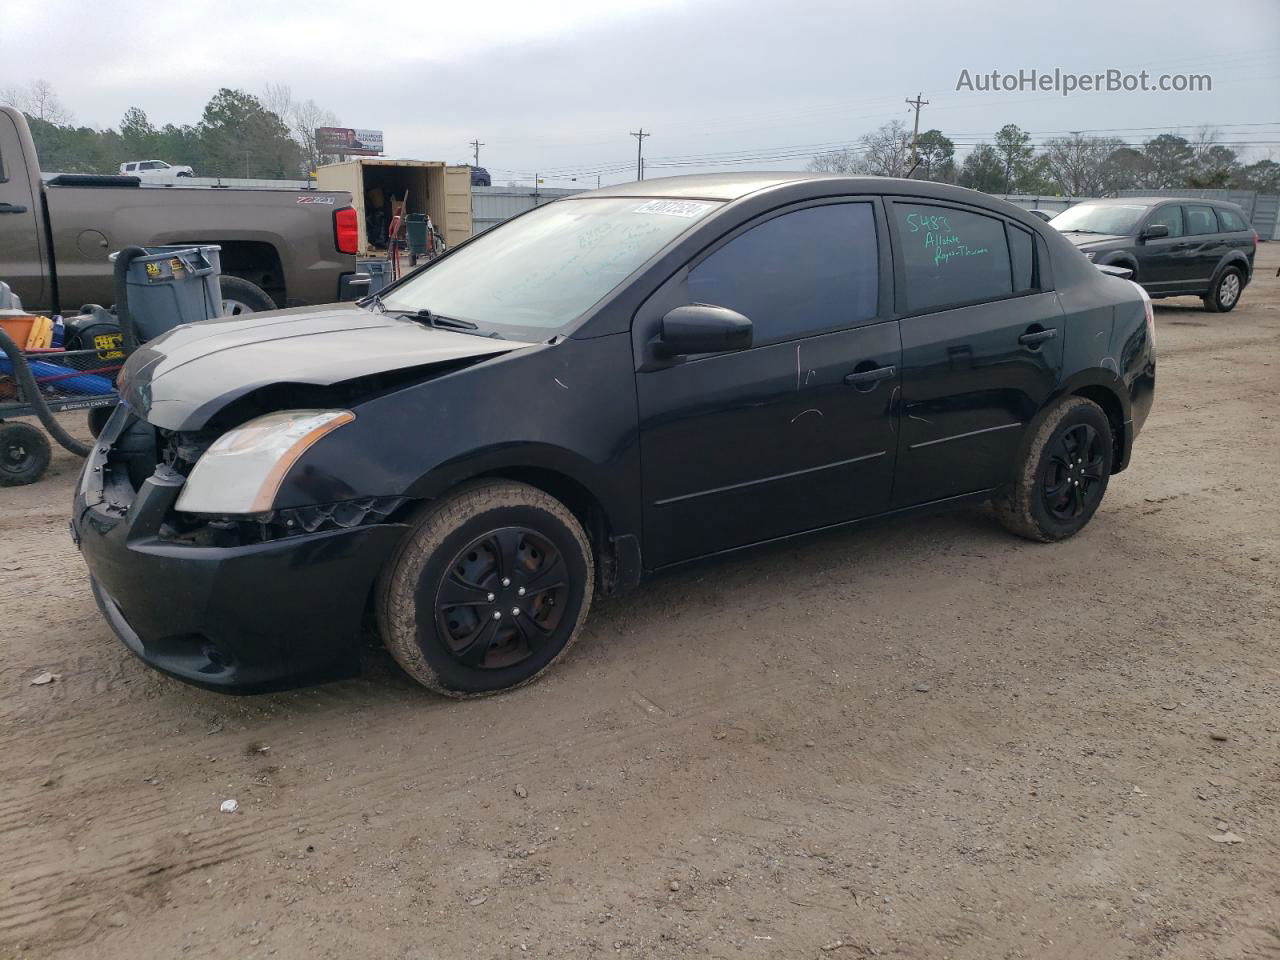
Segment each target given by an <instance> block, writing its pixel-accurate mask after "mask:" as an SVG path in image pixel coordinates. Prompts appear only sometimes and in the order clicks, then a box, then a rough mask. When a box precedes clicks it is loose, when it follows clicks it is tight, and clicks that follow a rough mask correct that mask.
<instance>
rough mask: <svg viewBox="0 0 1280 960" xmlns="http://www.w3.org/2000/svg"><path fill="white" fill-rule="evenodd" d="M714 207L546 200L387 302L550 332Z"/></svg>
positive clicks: (391, 307)
mask: <svg viewBox="0 0 1280 960" xmlns="http://www.w3.org/2000/svg"><path fill="white" fill-rule="evenodd" d="M718 206H719V204H718V203H714V202H711V201H706V200H646V199H644V198H642V197H630V198H621V197H600V198H585V199H581V200H561V201H558V202H556V203H549V204H547V205H546V206H544V207H539V208H538V209H536V210H533V211H531V212H529V213H527V214H525V215H524V216H522V217H519V218H518V219H515V220H512V221H511V222H510V223H506V224H503V225H502V226H499V227H496V228H494V229H493V231H492V232H490V233H486V234H484V235H482V236H480V237H477V238H476V239H475V240H473V241H472V242H471V243H468V244H467V245H466V246H465V247H462V248H461V249H459V250H457V251H456V252H454V253H452V254H450V255H449V256H447V257H445V258H444V259H443V260H440V261H439V262H438V263H434V264H432V265H431V266H429V267H428V268H427V269H425V270H424V271H422V273H420V274H418V275H417V276H416V277H413V278H412V279H410V280H408V281H406V282H405V283H404V284H403V285H401V286H399V287H397V288H396V289H394V290H392V291H390V292H389V293H387V294H386V295H385V296H384V297H382V304H383V306H384V307H385V308H386V309H387V310H388V311H390V312H398V311H404V312H411V311H412V312H417V311H419V310H430V311H431V312H432V313H433V314H440V315H443V316H446V317H452V318H454V319H457V320H466V321H470V322H471V323H475V324H477V325H479V326H480V327H481V328H490V327H498V328H503V327H515V328H520V327H534V328H537V333H538V335H539V336H544V335H545V333H546V332H547V331H549V330H554V329H557V328H559V327H563V326H564V325H565V324H567V323H570V322H571V321H573V320H576V319H577V318H578V317H580V316H581V315H582V314H583V313H584V312H585V311H586V310H587V309H588V308H590V307H591V306H592V305H593V304H595V303H596V302H597V301H599V300H600V299H601V298H602V297H603V296H604V295H605V294H607V293H608V292H609V291H610V290H612V289H613V288H614V287H616V286H617V285H618V284H619V283H621V282H622V281H623V280H625V279H626V278H627V277H629V276H630V275H631V274H632V273H633V272H634V271H635V270H636V269H637V268H638V267H639V266H640V265H641V264H643V263H644V262H645V261H646V260H648V259H649V258H650V257H652V256H653V255H654V254H655V253H657V252H658V251H659V250H661V249H662V248H663V247H664V246H666V245H667V243H669V242H670V241H671V240H673V239H674V238H675V237H677V236H679V235H680V234H681V233H683V232H684V231H685V230H687V229H689V227H691V226H692V225H693V224H695V223H697V222H698V221H699V220H701V219H702V218H703V217H705V216H706V215H707V214H709V213H710V212H711V211H713V210H714V209H716V208H717V207H718Z"/></svg>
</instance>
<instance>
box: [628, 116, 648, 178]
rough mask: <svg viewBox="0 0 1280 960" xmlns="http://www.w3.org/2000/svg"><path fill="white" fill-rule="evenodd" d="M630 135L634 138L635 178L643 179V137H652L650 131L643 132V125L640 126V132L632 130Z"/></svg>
mask: <svg viewBox="0 0 1280 960" xmlns="http://www.w3.org/2000/svg"><path fill="white" fill-rule="evenodd" d="M631 135H632V136H633V137H635V138H636V179H637V180H643V179H644V138H645V137H652V136H653V134H652V133H645V132H644V127H641V128H640V132H639V133H636V132H635V131H632V133H631Z"/></svg>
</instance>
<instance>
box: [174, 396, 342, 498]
mask: <svg viewBox="0 0 1280 960" xmlns="http://www.w3.org/2000/svg"><path fill="white" fill-rule="evenodd" d="M355 418H356V415H355V414H354V413H352V412H351V411H350V410H284V411H281V412H280V413H269V414H267V415H266V416H264V417H258V418H257V419H255V420H250V421H249V422H248V423H246V424H243V425H241V426H239V427H236V428H235V429H234V430H229V431H227V432H226V433H224V434H223V435H222V436H221V437H219V438H218V439H217V440H216V441H214V443H213V445H212V446H210V447H209V449H208V450H206V451H205V452H204V453H203V454H201V455H200V459H199V460H197V461H196V465H195V466H194V467H193V468H192V470H191V475H190V476H189V477H187V483H186V486H184V487H183V488H182V493H180V494H179V495H178V504H177V507H176V509H178V510H182V511H183V512H185V513H230V514H253V513H266V512H267V511H269V510H270V509H271V505H272V503H274V502H275V499H276V491H278V490H279V489H280V484H281V482H282V481H283V480H284V476H285V474H286V473H288V472H289V468H290V467H292V466H293V465H294V464H295V463H296V462H297V461H298V458H299V457H300V456H302V454H303V453H305V452H306V450H307V448H308V447H310V446H311V445H312V444H313V443H315V442H316V441H317V440H319V439H320V438H321V437H323V436H324V435H325V434H327V433H331V432H332V431H334V430H336V429H338V427H340V426H342V425H343V424H344V423H350V422H351V421H352V420H354V419H355Z"/></svg>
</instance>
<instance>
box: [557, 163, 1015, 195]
mask: <svg viewBox="0 0 1280 960" xmlns="http://www.w3.org/2000/svg"><path fill="white" fill-rule="evenodd" d="M818 181H829V182H832V183H839V184H840V185H842V186H848V185H856V187H855V188H854V190H855V192H859V193H864V192H865V193H887V194H893V193H906V194H919V195H921V196H938V197H939V198H950V199H960V197H959V196H957V195H968V196H965V199H966V200H969V201H970V202H973V201H974V200H975V199H981V200H985V201H988V202H989V201H992V200H994V199H998V198H993V197H991V196H989V195H987V194H981V193H977V192H976V191H973V190H968V189H965V188H963V187H957V186H955V185H953V184H947V183H938V182H936V181H930V180H906V179H902V178H899V177H873V176H855V175H850V174H842V173H812V172H808V171H802V170H782V171H771V172H769V171H751V172H746V173H697V174H690V175H688V176H682V177H658V178H655V179H653V180H639V181H634V180H633V181H630V182H627V183H618V184H614V185H612V186H609V187H602V188H600V189H599V190H591V191H588V192H586V193H579V194H574V195H573V196H572V197H567V198H565V199H579V198H582V197H670V198H678V199H688V200H737V199H739V198H741V197H745V196H747V195H748V194H751V193H756V192H757V191H760V190H767V189H769V188H771V187H778V186H782V185H784V184H794V183H806V182H808V183H812V182H818Z"/></svg>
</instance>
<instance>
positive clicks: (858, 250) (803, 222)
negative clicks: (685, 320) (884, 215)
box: [688, 202, 879, 346]
mask: <svg viewBox="0 0 1280 960" xmlns="http://www.w3.org/2000/svg"><path fill="white" fill-rule="evenodd" d="M688 283H689V286H688V291H689V300H690V302H692V303H706V304H714V305H715V306H718V307H728V308H729V309H731V310H737V311H738V312H739V313H741V314H742V315H743V316H745V317H747V318H748V319H750V320H751V323H752V327H753V329H754V334H755V335H754V344H755V345H756V346H762V345H764V344H767V343H777V342H779V341H782V340H796V339H799V338H800V337H811V336H814V335H815V334H818V333H823V332H826V331H830V330H844V329H848V328H850V327H853V326H857V325H858V324H860V323H864V322H866V321H867V320H870V319H871V318H873V317H874V316H875V315H876V307H877V300H878V295H879V290H878V287H879V254H878V252H877V246H876V223H875V214H874V213H873V212H872V209H871V204H870V203H865V202H854V203H832V204H826V205H824V206H818V207H805V208H804V209H801V210H796V211H793V212H791V213H784V214H782V215H781V216H777V217H774V218H772V219H770V220H766V221H765V222H764V223H761V224H758V225H757V226H754V227H752V228H750V229H749V230H747V231H746V232H745V233H741V234H739V235H738V236H736V237H734V238H733V239H732V240H730V241H729V242H728V243H726V244H725V245H724V246H722V247H720V249H718V250H716V251H715V252H714V253H712V254H711V255H710V256H709V257H707V258H706V259H705V260H703V261H702V262H701V263H699V264H698V265H697V266H695V267H694V268H693V269H692V270H690V271H689V281H688Z"/></svg>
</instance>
